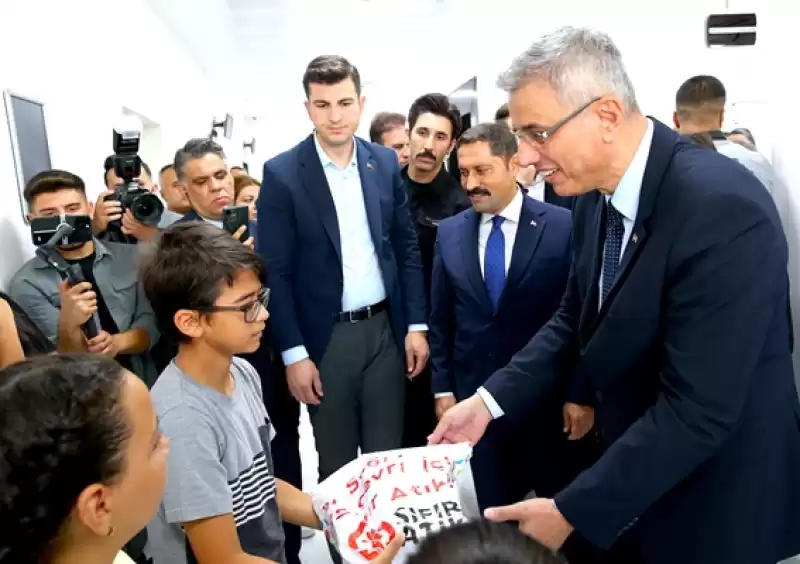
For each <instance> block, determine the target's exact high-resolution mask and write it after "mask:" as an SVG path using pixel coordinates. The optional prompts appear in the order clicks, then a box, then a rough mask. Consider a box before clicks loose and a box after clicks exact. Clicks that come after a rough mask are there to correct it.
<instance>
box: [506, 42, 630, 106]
mask: <svg viewBox="0 0 800 564" xmlns="http://www.w3.org/2000/svg"><path fill="white" fill-rule="evenodd" d="M536 79H544V80H545V81H547V83H548V84H549V85H550V86H551V87H552V88H553V90H555V91H556V93H557V94H558V95H559V96H560V97H561V99H562V100H564V101H565V102H567V103H568V104H571V105H572V106H574V107H575V108H577V107H580V106H581V105H583V104H586V103H588V102H589V101H591V100H592V99H593V98H596V97H598V96H605V95H608V94H615V95H616V96H618V97H619V99H620V100H621V101H622V104H623V106H624V107H625V110H626V111H638V110H639V106H638V104H637V103H636V93H635V92H634V89H633V84H631V80H630V78H628V73H627V72H626V70H625V65H623V63H622V54H621V53H620V51H619V49H617V46H616V45H615V44H614V42H613V41H611V38H610V37H609V36H608V35H606V34H605V33H601V32H599V31H594V30H592V29H587V28H574V27H562V28H561V29H559V30H558V31H556V32H553V33H550V34H548V35H545V36H543V37H542V38H540V39H539V40H538V41H536V42H535V43H534V44H533V45H531V46H530V47H528V49H527V50H526V51H524V52H523V53H522V54H521V55H519V56H518V57H517V58H516V59H514V61H513V62H512V63H511V66H510V67H509V68H508V70H507V71H505V72H504V73H503V74H501V75H500V77H499V78H498V79H497V86H498V88H500V89H502V90H504V91H506V92H514V91H516V90H518V89H520V88H522V87H523V86H525V85H526V84H528V83H529V82H531V81H532V80H536Z"/></svg>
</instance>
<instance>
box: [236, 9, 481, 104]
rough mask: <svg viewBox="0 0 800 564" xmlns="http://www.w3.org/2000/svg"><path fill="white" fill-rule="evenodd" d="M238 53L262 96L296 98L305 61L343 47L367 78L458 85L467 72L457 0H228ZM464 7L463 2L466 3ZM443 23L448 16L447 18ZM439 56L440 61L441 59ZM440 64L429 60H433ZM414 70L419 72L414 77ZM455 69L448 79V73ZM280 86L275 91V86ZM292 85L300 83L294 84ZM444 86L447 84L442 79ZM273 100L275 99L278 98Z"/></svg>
mask: <svg viewBox="0 0 800 564" xmlns="http://www.w3.org/2000/svg"><path fill="white" fill-rule="evenodd" d="M227 3H228V5H229V6H230V8H231V12H232V14H233V28H234V30H235V32H234V33H235V37H236V40H237V43H238V46H239V54H240V56H241V57H242V59H243V62H244V64H245V65H246V68H248V69H250V71H249V72H250V73H251V79H252V80H251V85H252V87H253V88H255V89H256V90H257V91H258V92H259V94H258V95H259V96H264V95H267V94H268V95H269V96H270V97H277V98H278V99H280V100H286V101H289V100H293V101H294V103H296V102H297V100H298V98H299V96H301V95H302V94H301V91H300V88H301V78H302V74H303V70H304V69H305V66H306V64H307V63H308V62H309V61H310V60H311V59H313V58H314V57H316V56H318V55H321V54H339V55H343V56H345V57H347V58H348V59H349V60H350V61H351V62H352V63H353V64H355V65H356V67H358V69H359V72H360V74H361V77H362V81H363V83H364V84H365V85H367V86H368V85H378V84H384V83H386V82H388V81H390V80H395V81H396V80H397V77H398V73H400V74H401V75H402V80H416V81H420V82H421V83H431V81H430V78H429V77H430V75H431V74H434V75H435V77H436V78H439V79H444V77H448V78H447V80H446V81H445V80H443V82H445V84H448V85H450V86H451V87H455V86H456V85H457V84H459V83H460V82H462V81H463V80H465V79H466V78H468V76H464V75H463V74H462V73H461V72H459V71H458V70H457V68H458V66H459V65H458V61H453V60H452V57H450V55H451V54H452V53H453V51H452V47H453V44H454V38H456V37H458V33H457V30H458V28H459V22H461V21H463V16H464V11H463V10H462V11H461V12H460V13H456V11H455V9H454V7H453V6H454V0H450V2H447V1H445V0H326V1H324V2H323V1H320V0H227ZM462 7H463V4H462ZM443 22H444V23H443ZM437 61H441V65H440V64H435V63H436V62H437ZM432 62H433V63H434V64H431V63H432ZM409 71H411V72H415V73H417V75H416V76H412V75H411V74H409ZM451 74H452V75H453V76H455V78H453V79H450V78H449V75H451ZM278 84H280V85H282V86H283V87H282V88H281V89H280V92H276V91H275V90H276V89H275V85H278ZM291 85H295V86H296V88H295V87H292V86H291ZM443 88H444V86H443ZM273 100H274V98H273Z"/></svg>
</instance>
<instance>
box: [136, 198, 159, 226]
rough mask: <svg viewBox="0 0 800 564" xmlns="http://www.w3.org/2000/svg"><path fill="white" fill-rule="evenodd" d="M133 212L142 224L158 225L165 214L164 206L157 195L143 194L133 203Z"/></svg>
mask: <svg viewBox="0 0 800 564" xmlns="http://www.w3.org/2000/svg"><path fill="white" fill-rule="evenodd" d="M131 212H132V213H133V217H134V218H136V221H138V222H140V223H144V224H145V225H158V223H159V222H160V221H161V216H162V214H163V213H164V204H163V203H161V200H160V199H159V197H158V196H156V195H155V194H142V195H140V196H137V197H136V198H135V199H134V200H133V202H132V203H131Z"/></svg>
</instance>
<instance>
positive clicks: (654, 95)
mask: <svg viewBox="0 0 800 564" xmlns="http://www.w3.org/2000/svg"><path fill="white" fill-rule="evenodd" d="M725 4H726V2H725V0H672V1H670V2H640V3H637V4H633V3H630V2H627V1H626V0H607V1H606V2H594V1H592V0H570V1H569V2H562V3H560V4H558V5H555V6H548V9H547V10H541V9H540V7H539V6H538V5H536V4H535V3H533V2H526V1H525V0H494V1H493V2H492V4H491V5H492V10H487V13H486V14H482V16H481V20H482V21H484V22H485V24H484V25H485V26H486V27H487V28H488V29H500V30H501V31H502V26H503V25H505V27H506V33H505V34H504V35H503V36H502V37H503V38H504V39H502V40H501V39H500V36H498V38H497V42H496V47H493V48H492V49H491V51H489V50H483V52H482V53H481V52H478V53H476V57H477V59H478V61H479V65H480V68H479V71H478V90H479V97H478V111H479V114H480V117H481V120H490V119H492V117H493V115H494V111H495V110H496V109H497V107H499V106H500V105H501V104H502V103H503V102H505V101H506V98H507V97H506V95H505V93H503V92H502V91H500V90H498V89H497V88H496V87H495V83H496V80H497V76H498V74H499V73H500V72H502V71H503V70H505V68H506V67H507V66H508V65H509V64H510V63H511V61H512V59H513V58H514V57H515V56H516V55H518V54H519V53H520V52H522V51H523V50H524V49H525V47H527V45H528V44H529V43H530V42H531V41H532V40H533V39H534V38H535V37H536V36H537V35H539V34H541V33H544V32H547V31H550V30H554V29H557V28H558V27H561V26H563V25H573V26H583V25H586V26H590V27H593V28H595V29H599V30H601V31H604V32H606V33H608V34H609V35H611V37H612V39H614V41H615V42H616V43H617V45H618V47H619V48H620V50H621V51H622V53H623V57H624V60H625V63H626V66H627V68H628V72H629V74H630V76H631V79H632V80H633V83H634V86H635V88H636V94H637V98H638V100H639V103H640V105H641V107H642V109H643V111H645V112H646V113H648V114H650V115H653V116H654V117H656V118H658V119H660V120H662V121H665V122H666V123H668V124H671V123H672V111H673V109H674V100H675V98H674V97H675V91H676V90H677V89H678V86H680V84H681V82H683V81H684V80H685V79H686V78H688V77H690V76H692V75H695V74H713V75H715V76H717V77H719V78H720V79H721V80H722V81H723V83H724V84H725V86H726V88H727V89H728V92H729V100H730V101H731V102H733V101H736V100H760V99H763V96H765V95H769V89H768V88H767V87H766V84H769V83H770V82H771V81H772V78H773V77H774V74H775V73H774V72H773V69H774V67H772V66H771V65H769V64H764V63H765V57H766V54H765V53H766V51H765V49H764V48H763V47H761V45H760V43H761V42H759V44H757V46H756V47H754V48H744V49H708V48H706V47H705V18H706V16H708V15H709V14H711V13H718V12H724V11H725ZM739 4H740V6H741V8H743V9H746V8H747V4H748V3H747V2H740V3H739ZM767 4H768V2H767V3H764V4H762V5H760V6H759V8H758V10H757V12H758V13H759V16H761V15H762V14H763V15H766V14H765V12H767V11H768V10H767ZM752 5H753V3H752V2H751V3H750V6H751V8H752ZM731 8H734V5H733V4H732V5H731ZM509 22H525V24H524V28H525V33H521V34H514V33H507V28H508V25H509ZM759 23H761V22H759ZM515 27H521V25H518V26H515Z"/></svg>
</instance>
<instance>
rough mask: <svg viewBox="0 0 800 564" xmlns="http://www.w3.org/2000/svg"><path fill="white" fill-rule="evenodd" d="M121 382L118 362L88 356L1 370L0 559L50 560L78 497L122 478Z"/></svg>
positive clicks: (125, 435) (126, 429) (125, 424)
mask: <svg viewBox="0 0 800 564" xmlns="http://www.w3.org/2000/svg"><path fill="white" fill-rule="evenodd" d="M124 379H125V373H124V372H123V369H122V367H121V366H120V365H119V364H117V362H115V361H114V360H112V359H110V358H107V357H103V356H99V355H88V354H81V355H58V356H50V355H44V356H39V357H34V358H32V359H30V360H26V361H24V362H21V363H18V364H14V365H11V366H10V367H8V368H6V369H5V370H2V371H0V460H2V464H1V466H2V469H1V470H0V491H2V492H3V495H2V496H0V514H2V515H3V538H4V542H3V547H2V548H0V560H2V561H4V562H5V561H6V560H7V561H9V562H49V561H50V558H51V557H52V552H53V550H54V545H56V544H57V542H58V537H59V535H60V533H61V531H63V530H64V524H65V523H66V522H67V520H68V519H69V517H70V514H71V513H72V511H73V508H74V506H75V503H76V502H77V500H78V496H79V495H80V494H81V492H82V491H83V490H84V489H85V488H87V487H88V486H90V485H91V484H95V483H102V484H110V483H113V482H114V480H115V479H116V478H118V477H119V476H120V475H121V474H122V473H123V472H124V470H125V465H126V458H125V451H126V448H127V443H128V441H129V440H130V437H131V435H132V434H133V429H132V426H131V423H130V422H129V419H128V414H127V413H126V411H125V408H124V406H123V404H122V402H121V396H122V393H123V392H122V390H123V383H124ZM32 414H36V416H35V417H32Z"/></svg>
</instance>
